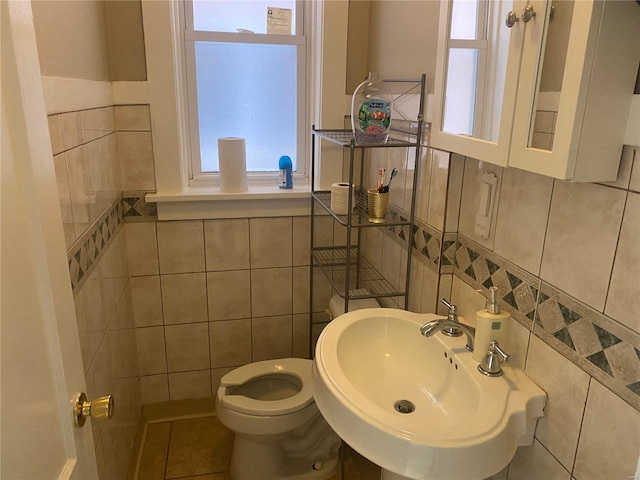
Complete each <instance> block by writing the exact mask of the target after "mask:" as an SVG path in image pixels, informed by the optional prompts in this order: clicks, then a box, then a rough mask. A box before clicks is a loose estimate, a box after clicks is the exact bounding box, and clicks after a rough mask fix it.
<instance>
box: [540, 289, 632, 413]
mask: <svg viewBox="0 0 640 480" xmlns="http://www.w3.org/2000/svg"><path fill="white" fill-rule="evenodd" d="M534 333H535V334H536V335H537V336H538V337H540V338H541V339H543V340H544V341H546V343H548V344H549V345H551V346H552V347H553V348H555V349H556V350H557V351H559V352H560V353H562V354H563V355H564V356H565V357H567V358H569V359H570V360H571V361H573V363H575V364H576V365H578V366H579V367H580V368H582V369H583V370H584V371H586V372H587V373H589V374H590V375H592V376H593V377H595V378H596V379H597V380H598V381H600V382H601V383H603V384H605V385H607V386H608V387H609V388H610V389H611V390H613V391H614V392H615V393H617V394H618V395H619V396H621V397H622V398H624V399H625V400H627V402H629V403H631V404H632V405H634V406H635V408H637V409H640V334H637V333H635V332H634V331H632V330H630V329H629V328H627V327H625V326H623V325H621V324H619V323H618V322H616V321H614V320H612V319H610V318H609V317H607V316H605V315H603V314H602V313H599V312H597V311H595V310H593V309H591V308H590V307H588V306H586V305H584V304H582V303H580V302H578V301H577V300H575V299H573V298H571V297H569V296H568V295H567V294H565V293H564V292H562V291H560V290H558V289H556V288H554V287H552V286H551V285H548V284H546V283H542V286H541V290H540V299H539V303H538V309H537V312H536V316H535V325H534Z"/></svg>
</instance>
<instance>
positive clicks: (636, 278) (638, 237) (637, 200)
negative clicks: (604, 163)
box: [605, 193, 640, 332]
mask: <svg viewBox="0 0 640 480" xmlns="http://www.w3.org/2000/svg"><path fill="white" fill-rule="evenodd" d="M639 272H640V194H637V193H629V194H628V196H627V205H626V207H625V210H624V218H623V220H622V228H621V230H620V236H619V238H618V248H617V250H616V257H615V261H614V264H613V273H612V274H611V284H610V285H609V293H608V296H607V305H606V308H605V313H606V314H607V315H609V316H611V317H613V318H615V319H616V320H618V321H619V322H620V323H622V324H623V325H626V326H627V327H629V328H631V329H632V330H633V331H635V332H640V273H639Z"/></svg>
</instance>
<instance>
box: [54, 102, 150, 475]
mask: <svg viewBox="0 0 640 480" xmlns="http://www.w3.org/2000/svg"><path fill="white" fill-rule="evenodd" d="M148 118H149V115H148V107H147V106H132V107H121V106H117V107H113V106H110V107H102V108H95V109H89V110H83V111H74V112H65V113H61V114H55V115H50V116H49V117H48V120H49V130H50V136H51V142H52V147H53V153H54V166H55V171H56V178H57V182H58V194H59V201H60V206H61V209H62V216H63V223H64V232H65V239H66V244H67V248H68V251H67V254H68V261H69V271H70V276H71V284H72V289H73V294H74V301H75V306H76V318H77V321H78V332H79V336H80V346H81V353H82V362H83V366H84V371H85V378H86V384H87V391H86V393H87V396H88V398H89V399H92V398H96V397H99V396H102V395H108V394H111V395H113V397H114V400H115V405H116V407H115V414H114V417H113V419H111V420H95V419H90V420H89V422H90V424H91V428H92V430H93V437H94V443H95V451H96V459H97V463H98V472H99V474H100V477H101V478H108V479H125V478H126V477H127V473H128V468H129V459H130V458H131V451H132V447H133V443H134V441H135V436H136V433H137V429H138V422H139V418H140V412H141V407H142V402H141V393H140V392H141V391H140V379H139V370H138V352H137V346H136V342H135V325H134V318H133V301H132V296H131V288H130V281H129V267H128V256H127V255H128V251H127V246H126V238H125V231H124V228H123V226H124V218H125V215H131V212H132V211H134V210H133V209H132V208H131V206H130V205H128V204H127V203H126V202H124V203H123V202H122V190H123V187H124V186H126V187H127V188H130V189H131V188H153V185H151V184H150V183H148V182H147V183H144V182H141V181H140V177H141V175H139V173H138V172H139V168H138V169H136V166H138V165H140V163H141V162H143V161H145V160H150V161H151V163H150V165H151V168H152V167H153V156H152V154H151V151H150V132H149V130H150V128H149V120H148ZM145 119H146V123H145ZM138 130H141V131H142V132H141V133H139V132H138ZM139 137H140V138H139ZM121 163H122V164H121ZM148 165H149V164H147V165H144V168H147V167H148ZM142 177H144V178H146V179H147V180H148V178H149V177H148V176H145V175H142ZM151 178H153V170H151Z"/></svg>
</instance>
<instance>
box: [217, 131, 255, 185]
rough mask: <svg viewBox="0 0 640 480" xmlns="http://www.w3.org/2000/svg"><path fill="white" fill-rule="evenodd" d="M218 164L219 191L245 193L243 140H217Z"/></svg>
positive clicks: (236, 138)
mask: <svg viewBox="0 0 640 480" xmlns="http://www.w3.org/2000/svg"><path fill="white" fill-rule="evenodd" d="M218 162H219V165H220V190H221V191H222V192H229V193H237V192H246V191H247V190H248V187H247V153H246V147H245V142H244V138H239V137H225V138H219V139H218Z"/></svg>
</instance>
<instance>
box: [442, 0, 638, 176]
mask: <svg viewBox="0 0 640 480" xmlns="http://www.w3.org/2000/svg"><path fill="white" fill-rule="evenodd" d="M439 29H440V35H439V41H438V56H437V70H436V72H437V74H436V80H435V95H434V96H435V99H434V100H435V102H434V115H433V125H432V133H431V142H432V146H434V147H435V148H440V149H444V150H449V151H452V152H455V153H459V154H462V155H466V156H470V157H473V158H477V159H479V160H483V161H486V162H490V163H493V164H497V165H501V166H513V167H517V168H520V169H523V170H527V171H531V172H535V173H540V174H543V175H548V176H552V177H555V178H561V179H571V180H576V181H611V180H615V178H616V175H617V171H618V164H619V161H620V154H621V151H622V141H623V137H624V132H625V128H626V122H627V118H628V116H629V109H630V106H631V100H632V96H633V92H634V86H635V81H636V76H637V72H638V65H639V63H640V5H638V4H637V3H636V2H629V1H618V0H607V1H601V0H531V1H529V2H526V1H517V0H501V1H487V0H452V1H443V2H441V4H440V24H439Z"/></svg>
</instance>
